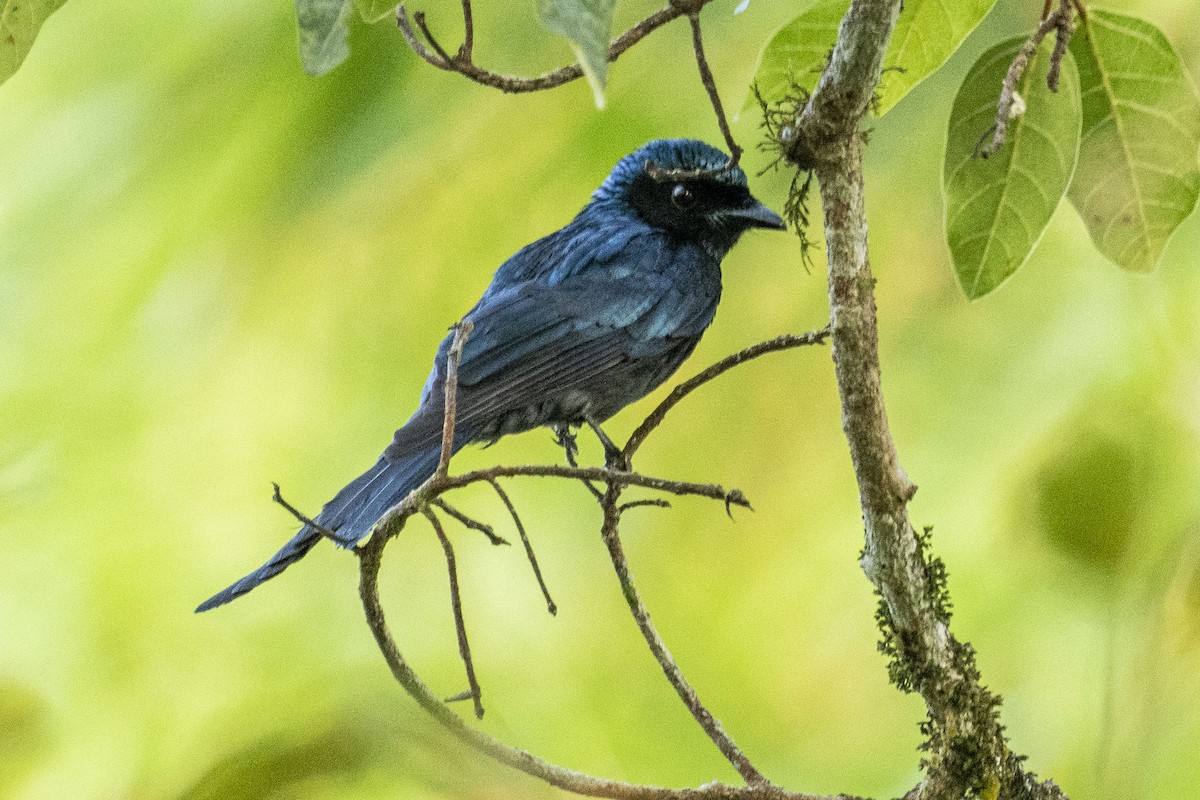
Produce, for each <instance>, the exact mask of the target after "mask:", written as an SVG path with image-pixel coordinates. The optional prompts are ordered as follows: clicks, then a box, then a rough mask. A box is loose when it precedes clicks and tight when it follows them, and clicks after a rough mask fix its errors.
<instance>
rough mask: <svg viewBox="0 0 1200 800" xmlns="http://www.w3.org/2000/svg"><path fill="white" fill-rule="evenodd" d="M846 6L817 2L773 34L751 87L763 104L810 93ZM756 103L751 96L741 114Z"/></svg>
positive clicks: (845, 2)
mask: <svg viewBox="0 0 1200 800" xmlns="http://www.w3.org/2000/svg"><path fill="white" fill-rule="evenodd" d="M849 5H850V3H849V0H817V2H816V3H813V4H812V5H810V6H809V7H808V8H807V9H805V10H804V11H802V12H801V13H800V14H799V16H797V17H795V18H794V19H793V20H792V21H791V22H789V23H787V24H786V25H784V26H783V27H782V28H780V29H779V30H778V31H776V32H775V35H774V36H772V37H771V38H770V40H769V41H768V42H767V45H766V47H764V48H763V50H762V52H761V53H760V54H759V56H758V66H757V67H755V69H754V80H753V84H754V86H756V87H757V88H758V93H759V95H761V96H762V98H763V100H765V101H767V102H768V103H776V102H779V101H780V100H782V99H784V98H785V97H788V96H789V95H791V94H793V92H794V91H795V87H802V88H803V89H805V90H807V91H810V92H811V91H812V90H813V88H814V87H815V86H816V85H817V79H818V78H820V77H821V70H823V69H824V68H825V64H826V62H827V61H828V60H829V51H830V50H831V49H832V48H833V40H834V39H836V38H837V30H838V23H839V22H841V20H842V17H843V16H845V14H846V9H847V8H848V7H849ZM756 102H757V101H756V100H755V97H754V92H750V93H749V96H748V97H747V98H746V100H745V102H744V103H743V104H742V110H743V111H746V110H749V109H751V108H754V107H755V105H756Z"/></svg>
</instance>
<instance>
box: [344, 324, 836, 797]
mask: <svg viewBox="0 0 1200 800" xmlns="http://www.w3.org/2000/svg"><path fill="white" fill-rule="evenodd" d="M468 334H469V328H466V329H463V328H460V329H459V330H458V331H456V333H455V338H454V340H453V342H452V345H451V347H450V350H449V352H448V356H447V362H446V382H445V387H444V388H445V410H444V419H443V440H442V447H443V450H442V456H443V465H442V467H441V468H439V470H438V471H437V472H435V473H434V474H433V475H432V476H431V477H430V478H429V479H428V480H427V481H425V482H424V483H423V484H422V485H421V486H420V487H418V488H417V489H415V490H414V491H413V492H411V493H410V494H409V495H408V496H406V497H405V498H404V499H403V500H401V501H400V502H399V503H397V504H396V505H395V506H393V507H392V508H391V509H389V510H388V511H387V512H386V513H385V514H384V515H383V516H382V517H381V518H380V519H379V520H378V521H377V522H376V523H375V525H374V526H373V528H372V530H371V535H370V537H369V539H368V540H367V542H366V544H364V545H362V546H360V547H359V548H357V549H356V550H355V551H354V552H355V553H356V554H357V555H358V557H359V571H360V584H359V592H360V596H361V598H362V602H363V608H364V610H365V612H366V617H367V623H368V625H369V626H370V628H371V631H372V633H373V634H374V636H375V640H376V642H377V643H378V645H379V647H380V650H381V652H382V653H383V655H384V658H385V659H386V660H387V663H388V665H389V667H390V668H391V670H392V673H393V675H394V676H395V678H396V680H397V681H398V682H399V683H400V684H401V686H402V687H403V688H404V689H405V690H406V691H407V692H408V693H409V694H410V695H411V696H412V697H413V698H414V699H415V700H416V701H417V702H418V703H419V704H420V705H421V706H422V707H423V708H424V709H425V710H426V711H427V712H429V713H430V714H431V715H432V716H433V717H434V718H435V719H437V720H438V721H439V722H441V723H442V724H443V725H445V726H446V727H447V728H449V729H450V730H451V731H452V732H453V733H455V735H457V736H458V737H459V738H460V739H462V740H463V741H465V742H467V743H468V744H470V745H472V746H473V747H475V748H476V749H478V750H480V751H481V752H483V753H485V754H487V755H488V756H490V757H492V758H494V759H496V760H498V761H500V762H502V763H505V764H508V765H510V766H513V767H516V768H518V769H521V770H522V771H524V772H526V773H528V774H530V775H533V776H535V777H538V778H540V779H542V780H545V781H547V782H549V783H551V784H553V785H555V786H559V787H561V788H564V789H568V790H570V791H573V792H576V793H579V794H585V795H590V796H597V797H609V798H618V799H622V800H625V799H627V800H833V798H821V797H819V796H815V795H807V794H797V793H793V792H789V791H787V790H785V789H782V788H780V787H778V786H775V785H774V784H772V783H770V782H769V781H767V779H766V778H765V777H763V775H762V773H760V772H759V771H758V770H757V769H756V768H755V767H754V766H753V765H752V764H751V763H750V761H749V759H748V758H746V756H745V755H744V754H743V753H742V751H741V750H740V749H739V748H738V747H737V745H736V744H735V743H734V742H733V741H732V739H730V738H729V736H728V734H726V733H725V731H724V729H723V728H722V726H721V724H720V722H718V721H717V720H716V718H715V717H714V716H713V715H712V714H711V713H710V712H709V710H708V709H707V708H706V707H705V706H704V705H703V704H702V703H701V702H700V700H699V698H698V697H697V696H696V693H695V691H694V690H693V689H692V688H691V686H690V684H689V683H688V682H687V680H686V678H685V677H684V676H683V673H682V672H681V671H680V669H679V667H678V665H677V664H676V663H675V661H674V658H673V657H672V656H671V654H670V652H669V651H668V650H667V647H666V645H665V643H664V642H663V641H662V638H661V637H660V636H659V634H658V631H657V630H656V629H655V627H654V625H653V623H652V622H651V620H650V615H649V612H648V611H647V610H646V607H645V604H644V603H643V602H642V600H641V597H640V595H639V594H638V592H637V588H636V587H635V585H634V583H633V578H632V575H631V574H630V571H629V566H628V563H627V561H626V559H625V554H624V550H623V548H622V546H621V542H620V538H619V533H618V527H619V523H620V518H621V514H622V513H623V512H624V511H625V510H627V509H629V508H635V507H639V506H642V505H656V506H661V505H667V504H666V502H665V501H663V500H661V499H658V500H643V501H634V502H631V503H624V504H621V503H620V502H619V500H620V496H621V493H622V491H623V490H624V489H625V488H626V487H628V486H640V487H644V488H648V489H654V490H658V491H663V492H669V493H672V494H677V495H692V496H698V497H707V498H710V499H716V500H721V501H723V502H724V503H725V506H726V510H728V509H729V507H730V506H731V505H739V506H743V507H747V508H748V507H749V505H750V504H749V502H748V501H747V500H746V497H745V495H744V494H742V492H740V491H739V490H737V489H732V490H726V489H724V488H722V487H720V486H717V485H715V484H700V483H690V482H686V481H674V480H666V479H663V478H654V477H650V476H646V475H641V474H638V473H636V472H632V471H617V470H613V469H608V468H603V469H602V468H596V467H590V468H581V467H577V466H574V462H573V458H572V457H571V456H570V453H571V450H570V448H569V447H568V454H569V455H568V458H569V459H570V460H571V461H572V465H570V466H565V467H564V466H558V465H524V466H514V467H501V466H496V467H492V468H490V469H482V470H475V471H472V472H467V473H464V474H462V475H450V474H449V472H448V470H447V469H446V462H448V460H449V454H450V453H451V452H452V443H453V430H454V405H455V394H456V389H457V385H456V376H457V367H458V363H457V362H458V360H459V358H460V356H461V353H462V343H463V342H464V341H465V339H466V336H467V335H468ZM827 335H828V333H827V332H826V331H814V332H812V333H808V334H804V335H803V336H782V337H779V338H777V339H774V340H771V341H769V342H763V343H761V344H758V345H755V346H752V347H748V348H746V349H745V350H742V351H741V352H739V353H735V354H734V355H732V356H730V357H728V358H726V359H723V360H722V361H720V362H718V363H717V364H714V365H713V366H711V367H709V368H708V369H707V370H705V371H703V372H702V373H700V374H699V375H697V376H695V377H693V378H692V379H691V380H689V381H686V382H685V383H683V384H681V385H680V386H679V387H677V388H676V390H675V391H674V392H672V394H671V395H670V396H669V397H668V398H667V399H666V400H665V401H663V403H661V404H660V405H659V407H658V408H656V409H655V410H654V411H653V412H651V416H650V417H648V418H647V420H646V421H645V422H643V424H642V425H641V426H640V427H639V429H638V430H639V432H640V433H639V434H638V435H639V439H638V441H637V443H634V442H632V440H631V442H630V443H628V444H627V445H626V448H625V449H624V450H621V451H619V452H621V453H624V452H632V451H633V450H636V448H637V445H638V444H640V443H641V442H643V441H644V440H645V438H646V437H647V436H648V435H649V433H650V432H651V431H652V430H653V429H654V428H655V427H656V426H657V425H658V424H659V423H660V422H661V421H662V419H663V418H664V417H665V415H666V414H667V412H668V411H669V410H670V409H671V408H672V407H674V406H675V405H676V404H677V403H678V402H679V400H681V399H682V398H683V397H684V396H686V395H687V394H688V393H690V392H691V391H693V390H694V389H696V388H697V387H698V386H700V385H702V384H703V383H706V382H708V381H710V380H712V379H713V378H715V377H716V376H718V375H720V374H722V373H724V372H726V371H727V370H729V369H732V368H733V367H734V366H737V365H738V364H741V363H745V362H746V361H748V360H750V359H752V358H755V357H757V356H759V355H762V354H765V353H768V352H774V351H777V350H782V349H786V348H788V347H795V346H798V345H801V344H812V343H815V342H818V341H821V340H822V339H824V338H825V337H826V336H827ZM567 434H568V437H569V431H568V432H567ZM560 436H561V432H560ZM630 445H633V446H632V448H631V447H630ZM614 449H615V446H614ZM515 476H533V477H558V478H567V479H572V480H578V481H581V482H582V483H584V484H585V485H587V486H588V487H589V488H590V489H593V490H595V491H598V490H596V489H595V487H594V486H593V485H592V483H593V482H594V483H603V484H604V485H605V491H604V492H603V493H602V495H601V498H600V499H601V507H602V509H603V512H604V522H603V525H602V529H601V533H602V537H603V539H604V541H605V545H606V546H607V547H608V550H609V554H610V557H611V559H612V562H613V566H614V569H615V570H616V573H617V577H618V580H619V581H620V584H621V589H622V593H623V595H624V596H625V598H626V601H627V603H628V604H629V607H630V610H631V612H632V613H633V616H634V620H635V621H636V622H637V625H638V628H639V630H640V631H641V632H642V635H643V637H644V638H645V639H646V642H647V644H648V645H649V646H650V650H651V652H652V653H653V655H654V657H655V658H656V659H657V660H658V662H659V664H660V665H661V666H662V669H663V672H664V674H665V675H666V676H667V679H668V680H669V681H670V683H671V684H672V686H674V687H675V690H676V692H677V693H678V694H679V697H680V698H681V699H682V700H683V702H684V704H685V705H686V706H687V708H688V710H689V711H690V712H691V713H692V715H693V717H694V718H695V719H696V721H697V722H698V723H699V724H700V725H701V727H702V728H703V729H704V731H705V732H706V733H707V734H708V736H709V738H710V739H712V741H713V742H714V743H715V744H716V745H717V747H718V748H719V749H720V751H721V753H722V754H723V755H725V757H726V758H727V759H728V760H729V761H730V763H731V764H732V765H733V766H734V768H735V769H736V770H737V771H738V773H739V774H740V775H741V776H742V777H743V779H745V780H746V782H747V785H746V786H745V787H734V786H727V785H724V784H720V783H715V782H714V783H708V784H705V785H704V786H701V787H698V788H696V789H666V788H661V787H655V786H640V785H635V784H629V783H623V782H620V781H608V780H603V779H599V778H594V777H591V776H587V775H583V774H580V773H577V772H574V771H571V770H566V769H564V768H562V767H558V766H556V765H554V764H550V763H548V762H545V761H542V760H541V759H538V758H536V757H535V756H532V755H530V754H529V753H526V752H524V751H522V750H518V749H516V748H513V747H509V746H507V745H505V744H503V743H501V742H499V741H497V740H495V739H493V738H491V737H490V736H488V735H487V734H485V733H482V732H481V731H477V730H475V729H473V728H470V727H468V726H467V725H466V724H465V723H464V722H463V720H462V719H461V718H459V717H458V716H457V715H456V714H455V713H454V712H453V711H451V710H450V709H449V708H448V707H447V706H446V703H447V702H451V701H455V700H465V699H468V698H470V699H472V700H474V703H475V713H476V715H477V716H480V717H481V716H482V715H483V707H482V704H481V696H482V692H481V690H480V688H479V684H478V681H477V680H476V679H475V672H474V666H473V663H472V659H471V653H470V646H469V644H468V642H467V636H466V626H465V623H464V621H463V616H462V603H461V597H460V593H459V586H458V576H457V570H456V565H455V559H454V552H453V548H452V547H451V545H450V541H449V539H448V538H447V537H446V535H445V531H444V530H443V528H442V525H441V523H440V521H439V520H438V518H437V516H436V515H435V514H434V513H433V511H432V508H431V507H432V506H437V507H439V508H442V509H443V510H446V511H447V513H450V514H451V515H452V516H454V517H455V518H457V519H459V520H460V521H462V522H463V523H464V524H467V525H468V526H469V527H473V528H476V529H483V528H487V529H488V530H489V531H490V526H484V525H482V523H478V522H476V521H475V520H471V519H470V518H469V517H466V516H465V515H463V514H461V512H458V511H457V510H455V509H454V508H453V506H450V505H449V504H447V503H445V501H444V500H442V499H441V496H442V495H443V494H444V493H446V492H448V491H452V490H454V489H457V488H461V487H464V486H467V485H470V484H472V483H478V482H480V481H486V482H488V483H490V484H491V485H492V487H493V489H494V490H495V491H496V493H497V495H498V496H499V497H500V499H501V500H502V501H503V502H504V505H505V507H506V508H507V509H508V511H509V513H510V515H511V516H512V519H513V522H514V524H515V525H516V526H517V530H518V532H519V534H520V535H521V540H522V542H523V543H524V544H525V547H526V553H527V555H528V557H529V561H530V565H531V567H532V568H533V571H534V574H535V576H536V577H537V579H538V583H539V585H540V586H541V588H542V591H543V594H544V596H545V597H546V602H547V607H548V608H549V609H550V611H551V613H554V611H555V610H556V609H555V606H554V603H553V601H552V600H551V599H550V594H549V592H548V591H547V590H546V586H545V582H544V581H543V580H542V576H541V571H540V569H539V567H538V564H537V559H536V558H535V557H534V555H533V550H532V547H531V546H530V544H529V539H528V536H527V535H526V533H525V527H524V525H523V523H522V522H521V519H520V516H519V515H518V514H517V511H516V509H515V507H514V506H513V504H512V501H511V500H510V499H509V497H508V495H507V493H506V492H505V491H504V490H503V488H502V487H501V486H500V484H499V482H498V480H497V479H498V478H501V477H515ZM416 513H422V514H424V515H425V516H426V517H428V519H429V521H430V524H431V525H432V526H433V528H434V531H435V533H436V534H437V536H438V539H439V541H440V542H441V544H442V547H443V550H444V552H445V555H446V564H447V572H448V574H449V578H450V592H451V603H452V609H453V611H454V618H455V627H456V630H457V634H458V643H459V652H460V655H461V656H462V659H463V664H464V666H465V669H466V673H467V681H468V684H469V686H470V689H469V690H468V691H467V692H463V693H461V694H459V695H455V696H454V697H451V698H449V699H448V700H447V701H441V700H439V699H438V698H437V697H436V696H435V695H434V694H433V693H432V692H431V691H430V690H429V689H428V687H426V686H425V685H424V683H423V682H422V681H421V680H420V678H419V677H418V676H417V675H416V673H415V672H413V670H412V668H411V667H409V665H408V664H407V663H406V662H405V660H404V658H403V657H402V656H401V655H400V652H399V650H398V648H397V647H396V643H395V641H394V639H393V638H392V635H391V633H390V631H389V630H388V627H387V623H386V621H385V619H384V615H383V609H382V606H381V604H380V601H379V593H378V575H379V569H380V564H381V561H382V554H383V549H384V548H385V547H386V546H387V543H388V542H389V541H390V540H391V539H392V538H393V537H394V536H395V535H396V534H397V533H399V531H400V530H401V529H402V528H403V526H404V524H405V522H406V521H407V519H408V518H409V517H411V516H412V515H413V514H416ZM492 535H493V536H494V533H493V534H492ZM842 797H844V796H842Z"/></svg>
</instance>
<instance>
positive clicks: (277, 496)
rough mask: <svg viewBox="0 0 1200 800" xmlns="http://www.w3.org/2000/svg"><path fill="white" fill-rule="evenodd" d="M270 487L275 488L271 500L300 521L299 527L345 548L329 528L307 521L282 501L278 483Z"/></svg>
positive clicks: (310, 520)
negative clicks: (303, 526)
mask: <svg viewBox="0 0 1200 800" xmlns="http://www.w3.org/2000/svg"><path fill="white" fill-rule="evenodd" d="M271 486H273V487H275V493H274V494H273V495H272V496H271V499H272V500H274V501H275V502H276V503H278V504H279V505H281V506H283V507H284V508H285V509H287V511H288V513H290V514H291V515H292V516H293V517H295V518H296V519H297V520H299V521H300V524H301V525H307V526H308V527H310V528H312V529H313V530H314V531H316V532H317V533H319V534H321V535H322V536H324V537H325V538H326V539H328V540H329V541H331V542H333V543H334V544H336V545H337V546H338V547H345V546H346V543H345V542H343V541H342V540H341V539H339V538H338V536H337V534H336V533H334V532H333V531H331V530H329V528H326V527H325V526H324V525H322V524H321V523H319V522H317V521H316V520H312V519H309V518H308V517H306V516H305V515H304V514H302V513H300V511H299V510H298V509H297V508H296V507H295V506H293V505H292V504H291V503H289V502H288V501H287V500H284V499H283V495H282V494H280V493H279V484H278V483H272V484H271Z"/></svg>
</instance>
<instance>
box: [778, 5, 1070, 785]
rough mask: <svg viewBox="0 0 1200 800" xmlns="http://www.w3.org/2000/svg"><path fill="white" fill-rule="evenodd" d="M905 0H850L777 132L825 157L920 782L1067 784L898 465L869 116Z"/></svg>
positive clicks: (821, 169)
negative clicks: (1001, 673) (959, 619)
mask: <svg viewBox="0 0 1200 800" xmlns="http://www.w3.org/2000/svg"><path fill="white" fill-rule="evenodd" d="M900 2H901V0H852V2H851V5H850V9H849V10H848V11H847V12H846V16H845V17H844V18H843V19H842V23H841V27H840V29H839V31H838V39H837V42H836V44H835V45H834V49H833V53H832V55H831V57H830V61H829V66H828V68H827V69H826V70H825V72H824V73H823V74H822V76H821V79H820V81H819V82H818V83H817V87H816V89H815V90H814V92H813V94H812V96H811V97H810V98H809V100H808V102H807V104H805V106H804V108H803V110H802V111H801V113H800V115H799V118H798V119H797V120H796V125H795V126H794V128H793V132H794V134H795V137H794V140H793V141H790V142H787V141H783V139H782V137H780V140H779V142H778V144H779V146H780V148H781V151H782V152H783V153H785V154H786V155H787V156H788V158H789V160H790V161H791V162H792V163H793V165H796V166H797V167H798V168H800V169H805V168H812V169H814V171H815V173H816V176H817V180H818V181H819V183H820V189H821V201H822V205H823V207H824V210H825V238H826V243H827V260H828V269H829V313H830V329H831V339H832V345H833V346H832V348H831V353H832V356H833V363H834V371H835V375H836V378H837V385H838V393H839V395H840V397H841V403H842V428H843V431H844V432H845V436H846V441H847V443H848V445H849V448H850V456H851V460H852V462H853V466H854V474H855V478H856V480H857V482H858V492H859V503H860V505H861V506H862V511H863V523H864V532H865V546H864V548H863V556H862V568H863V571H864V572H865V573H866V574H867V577H868V578H870V580H871V582H872V583H873V584H874V585H875V588H876V590H877V591H878V592H879V594H880V596H881V599H882V602H881V604H880V621H881V623H882V627H883V632H884V641H883V644H882V646H881V647H882V649H884V650H885V652H887V653H889V655H891V656H892V663H891V664H889V673H890V674H891V677H892V679H893V681H894V682H895V683H896V684H897V685H898V686H899V687H900V688H901V689H905V690H908V691H913V690H915V691H917V692H920V694H921V696H922V698H923V699H924V701H925V705H926V708H927V710H928V714H929V722H928V723H927V727H926V728H925V729H924V730H925V731H926V732H927V733H928V734H929V741H928V742H927V743H926V744H925V745H924V747H923V749H925V750H926V752H927V753H928V757H927V759H926V760H925V762H924V766H925V767H926V774H925V778H924V780H923V781H922V783H921V785H920V786H918V787H917V789H915V790H914V791H913V792H911V793H910V796H911V797H914V798H919V799H920V800H959V798H962V797H964V796H966V795H969V794H972V793H974V794H976V795H978V796H986V797H1003V798H1006V800H1017V799H1019V798H1020V799H1029V798H1039V799H1042V798H1062V797H1063V795H1062V793H1061V792H1060V791H1059V789H1058V788H1057V787H1056V786H1055V785H1054V784H1053V783H1052V782H1046V783H1044V784H1039V783H1037V781H1036V780H1035V779H1034V778H1033V776H1031V775H1028V774H1026V773H1025V772H1024V771H1023V770H1022V769H1021V761H1022V758H1021V757H1020V756H1018V755H1016V754H1014V753H1012V752H1010V751H1009V750H1008V747H1007V744H1006V743H1005V741H1004V733H1003V727H1002V726H1001V725H1000V723H999V720H998V716H997V713H996V707H997V705H998V703H999V699H998V698H996V697H995V696H993V695H992V694H991V693H990V692H988V691H987V689H985V688H984V687H983V685H982V683H981V680H980V675H979V671H978V669H977V667H976V665H975V660H974V651H973V650H972V648H971V647H970V645H968V644H965V643H960V642H959V641H957V640H956V639H955V638H954V636H953V635H952V634H951V633H950V630H949V617H950V615H949V610H948V602H947V598H946V596H945V594H944V592H945V586H944V579H945V576H944V568H943V567H942V566H941V563H940V562H938V561H937V560H936V559H932V558H927V557H926V555H925V548H926V546H927V544H928V541H927V538H922V537H920V536H918V535H917V533H916V532H915V530H914V529H913V526H912V524H911V523H910V521H909V517H908V509H907V505H908V501H909V500H910V499H911V498H912V496H913V493H914V492H915V491H916V486H915V485H913V483H912V482H911V481H909V479H908V476H907V475H906V474H905V472H904V470H903V469H902V468H901V466H900V461H899V457H898V456H897V454H896V448H895V444H894V443H893V441H892V437H891V433H890V432H889V429H888V419H887V412H886V410H885V408H884V401H883V393H882V390H881V386H880V369H879V352H878V349H879V345H878V328H877V323H876V316H875V296H874V286H875V278H874V276H873V275H872V274H871V266H870V261H869V258H868V252H867V219H866V208H865V199H864V187H863V137H862V134H861V132H860V125H861V122H862V120H863V118H864V117H865V115H866V112H867V109H868V106H869V104H870V100H871V97H872V95H873V93H874V91H875V88H876V86H877V85H878V82H879V75H880V68H881V65H882V62H883V55H884V52H885V51H886V49H887V44H888V41H889V39H890V37H891V34H892V30H893V27H894V25H895V22H896V18H897V15H898V13H899V10H900Z"/></svg>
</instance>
